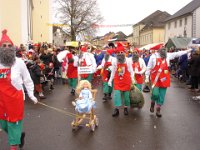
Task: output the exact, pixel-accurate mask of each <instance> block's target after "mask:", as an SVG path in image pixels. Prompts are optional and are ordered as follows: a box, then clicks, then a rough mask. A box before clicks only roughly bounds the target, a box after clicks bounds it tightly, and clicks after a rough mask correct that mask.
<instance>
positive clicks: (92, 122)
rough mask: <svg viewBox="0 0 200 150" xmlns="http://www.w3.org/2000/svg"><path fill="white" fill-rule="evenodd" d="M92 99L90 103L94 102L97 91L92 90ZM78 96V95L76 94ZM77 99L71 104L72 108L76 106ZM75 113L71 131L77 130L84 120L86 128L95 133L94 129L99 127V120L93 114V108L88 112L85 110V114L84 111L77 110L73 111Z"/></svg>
mask: <svg viewBox="0 0 200 150" xmlns="http://www.w3.org/2000/svg"><path fill="white" fill-rule="evenodd" d="M91 93H92V97H93V99H92V100H91V101H93V102H95V101H94V100H95V97H96V93H97V90H96V89H93V90H91ZM78 94H79V93H78ZM79 100H80V99H79V98H77V99H75V101H73V102H72V104H73V105H74V106H77V105H78V103H79ZM75 111H76V116H75V119H74V120H73V121H72V123H71V126H72V130H77V129H78V127H79V126H80V125H81V124H82V122H83V121H84V120H86V122H87V123H86V124H85V125H86V127H88V128H90V129H91V131H95V128H96V127H97V126H98V125H99V119H98V118H97V116H96V115H95V114H94V108H93V107H91V109H90V110H87V111H86V112H84V111H79V110H78V109H75Z"/></svg>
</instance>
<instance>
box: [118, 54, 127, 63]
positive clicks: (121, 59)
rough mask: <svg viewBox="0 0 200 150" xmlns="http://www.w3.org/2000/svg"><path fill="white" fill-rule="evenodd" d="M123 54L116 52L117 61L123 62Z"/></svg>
mask: <svg viewBox="0 0 200 150" xmlns="http://www.w3.org/2000/svg"><path fill="white" fill-rule="evenodd" d="M125 58H126V57H125V54H117V62H118V63H120V64H123V63H124V62H125Z"/></svg>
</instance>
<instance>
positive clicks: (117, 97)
mask: <svg viewBox="0 0 200 150" xmlns="http://www.w3.org/2000/svg"><path fill="white" fill-rule="evenodd" d="M122 98H123V99H124V106H130V91H119V90H114V105H115V107H119V106H122Z"/></svg>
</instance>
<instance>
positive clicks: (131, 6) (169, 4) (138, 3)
mask: <svg viewBox="0 0 200 150" xmlns="http://www.w3.org/2000/svg"><path fill="white" fill-rule="evenodd" d="M97 1H98V5H99V9H100V12H101V14H102V16H103V17H104V22H103V23H102V24H104V25H120V24H135V23H137V22H139V21H141V20H142V19H144V18H145V17H147V16H148V15H150V14H152V13H153V12H155V11H156V10H161V11H166V12H168V13H169V14H171V15H173V14H174V13H176V12H177V11H178V10H180V9H181V8H183V7H184V6H185V5H187V4H188V3H190V2H191V1H192V0H97ZM109 31H113V32H117V31H123V32H124V33H125V34H126V35H128V34H130V33H131V32H132V28H131V27H120V28H116V27H115V28H114V27H112V28H105V27H104V28H99V32H98V35H104V34H105V33H107V32H109Z"/></svg>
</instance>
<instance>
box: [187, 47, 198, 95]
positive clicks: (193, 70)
mask: <svg viewBox="0 0 200 150" xmlns="http://www.w3.org/2000/svg"><path fill="white" fill-rule="evenodd" d="M189 66H190V72H189V73H190V75H191V88H190V89H191V90H192V91H195V92H198V91H199V87H198V84H199V75H200V68H199V66H200V53H199V51H196V52H194V54H192V56H191V59H190V61H189Z"/></svg>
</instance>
